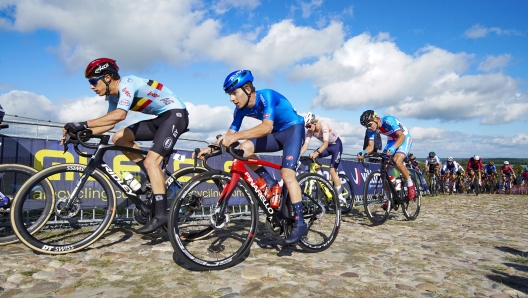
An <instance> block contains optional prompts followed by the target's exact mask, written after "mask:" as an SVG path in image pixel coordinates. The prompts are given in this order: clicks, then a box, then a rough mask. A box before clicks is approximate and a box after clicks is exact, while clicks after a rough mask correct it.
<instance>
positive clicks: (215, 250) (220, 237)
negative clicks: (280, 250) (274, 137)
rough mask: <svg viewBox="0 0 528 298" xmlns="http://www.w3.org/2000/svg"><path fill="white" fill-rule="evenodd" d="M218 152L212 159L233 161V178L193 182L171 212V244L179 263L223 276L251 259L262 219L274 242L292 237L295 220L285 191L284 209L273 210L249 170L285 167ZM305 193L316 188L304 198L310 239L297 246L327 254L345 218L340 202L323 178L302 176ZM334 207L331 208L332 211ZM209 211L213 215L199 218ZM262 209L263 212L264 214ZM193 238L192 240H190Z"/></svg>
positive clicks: (218, 174)
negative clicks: (221, 272) (310, 187)
mask: <svg viewBox="0 0 528 298" xmlns="http://www.w3.org/2000/svg"><path fill="white" fill-rule="evenodd" d="M237 145H238V143H234V144H232V145H231V146H229V147H227V148H226V147H224V146H223V145H222V146H221V147H215V146H212V147H211V148H213V150H214V151H213V153H211V156H217V155H221V154H223V153H225V152H227V153H229V154H230V155H231V156H233V158H234V159H233V164H232V165H231V169H230V172H229V173H227V172H223V171H220V170H214V169H211V171H209V172H205V173H202V174H200V175H198V176H196V177H194V178H193V179H192V180H191V181H189V182H188V183H187V184H186V185H185V186H184V187H183V188H182V189H181V190H180V192H179V193H178V194H177V196H176V198H175V199H174V201H173V203H172V205H171V208H170V212H169V239H170V241H171V244H172V247H173V248H174V255H175V258H176V259H178V260H179V261H181V262H183V263H184V264H186V265H187V266H189V267H190V268H192V269H195V270H220V269H225V268H229V267H232V266H234V265H236V264H238V263H239V262H241V261H243V260H244V259H245V257H246V256H247V255H248V254H249V252H250V248H251V245H252V243H253V241H254V238H255V235H256V233H257V224H258V222H259V217H260V216H262V217H265V228H266V231H267V232H268V234H269V237H270V238H273V239H277V238H280V237H282V236H288V235H289V233H290V231H291V228H292V226H293V222H294V218H293V216H292V208H291V203H290V199H289V194H288V191H287V189H286V188H283V192H282V198H281V200H280V205H279V207H278V208H277V209H273V208H271V207H270V204H269V201H268V200H267V199H266V197H265V196H264V194H263V193H262V192H261V190H260V189H259V188H258V186H257V184H256V182H255V180H256V179H254V178H253V176H252V175H251V174H250V173H249V172H248V170H247V168H246V165H262V166H266V167H270V168H274V169H280V165H278V164H274V163H271V162H268V161H265V160H260V159H259V160H257V159H251V158H245V157H242V153H241V152H240V150H237V149H234V147H236V146H237ZM297 180H298V181H299V184H300V186H301V190H303V189H306V188H305V186H306V184H310V183H312V181H314V182H316V183H313V185H314V187H315V189H314V191H313V192H312V193H311V195H309V194H308V193H305V192H303V193H302V204H303V213H304V219H305V222H306V224H307V225H308V229H309V231H308V234H307V235H305V236H304V237H302V238H301V239H300V241H299V242H298V243H297V244H298V245H299V246H300V247H301V248H302V249H303V250H304V251H307V252H319V251H323V250H325V249H327V248H328V247H330V245H331V244H332V243H333V242H334V240H335V239H336V237H337V234H338V231H339V227H340V223H341V212H340V208H339V203H338V200H329V198H327V197H326V195H325V193H324V192H320V191H319V188H318V185H320V184H323V185H325V187H326V188H327V189H328V190H330V192H331V194H332V197H334V198H335V197H336V194H335V191H334V190H333V188H332V186H331V185H330V183H329V182H328V181H327V180H326V179H325V178H324V177H323V176H321V175H318V174H313V173H303V174H300V175H298V176H297ZM329 204H332V206H330V205H329ZM200 209H202V210H203V209H205V210H206V211H208V212H201V213H200V212H199V210H200ZM259 209H260V210H261V211H262V212H260V213H259ZM207 230H213V233H211V234H209V235H208V236H206V237H202V238H201V239H200V241H187V240H186V239H187V238H189V235H200V234H202V233H203V232H204V231H207ZM191 238H193V237H191Z"/></svg>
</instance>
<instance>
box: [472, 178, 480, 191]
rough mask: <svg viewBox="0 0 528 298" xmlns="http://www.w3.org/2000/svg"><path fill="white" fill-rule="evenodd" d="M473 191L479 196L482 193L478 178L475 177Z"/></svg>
mask: <svg viewBox="0 0 528 298" xmlns="http://www.w3.org/2000/svg"><path fill="white" fill-rule="evenodd" d="M473 189H474V190H475V195H476V196H478V195H479V192H480V185H479V180H478V176H475V179H473Z"/></svg>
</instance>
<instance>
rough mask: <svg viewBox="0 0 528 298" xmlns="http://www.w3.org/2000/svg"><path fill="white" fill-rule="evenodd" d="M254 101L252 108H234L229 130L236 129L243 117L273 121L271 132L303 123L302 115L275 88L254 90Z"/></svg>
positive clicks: (238, 127)
mask: <svg viewBox="0 0 528 298" xmlns="http://www.w3.org/2000/svg"><path fill="white" fill-rule="evenodd" d="M256 96H257V98H256V101H255V105H254V106H253V107H252V108H249V107H245V108H243V109H239V108H235V112H234V113H233V122H232V123H231V126H230V127H229V129H230V130H234V131H238V130H239V129H240V126H241V125H242V120H243V119H244V117H246V116H248V117H253V118H256V119H259V120H271V121H273V132H277V131H283V130H285V129H286V128H288V127H290V126H292V125H295V124H304V119H303V117H302V116H299V114H297V111H295V109H294V108H293V107H292V105H291V104H290V102H289V101H288V100H287V99H286V97H284V96H283V95H282V94H280V93H279V92H277V91H275V90H271V89H264V90H259V91H256Z"/></svg>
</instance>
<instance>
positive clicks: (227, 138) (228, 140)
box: [216, 133, 238, 147]
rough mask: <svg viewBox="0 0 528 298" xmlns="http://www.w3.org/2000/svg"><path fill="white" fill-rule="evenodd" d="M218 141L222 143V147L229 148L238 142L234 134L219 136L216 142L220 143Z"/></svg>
mask: <svg viewBox="0 0 528 298" xmlns="http://www.w3.org/2000/svg"><path fill="white" fill-rule="evenodd" d="M220 141H221V142H222V145H224V146H226V147H229V146H230V145H231V144H233V143H236V142H238V138H237V137H236V136H235V134H234V133H232V134H225V135H223V136H221V137H220V138H219V139H218V141H216V142H217V143H220Z"/></svg>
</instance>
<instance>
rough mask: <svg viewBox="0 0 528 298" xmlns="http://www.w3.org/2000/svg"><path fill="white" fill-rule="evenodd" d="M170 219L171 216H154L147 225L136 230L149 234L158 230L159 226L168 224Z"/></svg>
mask: <svg viewBox="0 0 528 298" xmlns="http://www.w3.org/2000/svg"><path fill="white" fill-rule="evenodd" d="M168 221H169V218H167V217H163V218H157V217H153V218H152V219H151V220H150V221H149V222H148V223H147V224H146V225H144V226H143V227H141V228H139V229H137V230H136V232H137V233H139V234H148V233H152V232H154V231H155V230H157V229H158V228H159V227H161V226H163V225H165V224H167V222H168Z"/></svg>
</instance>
